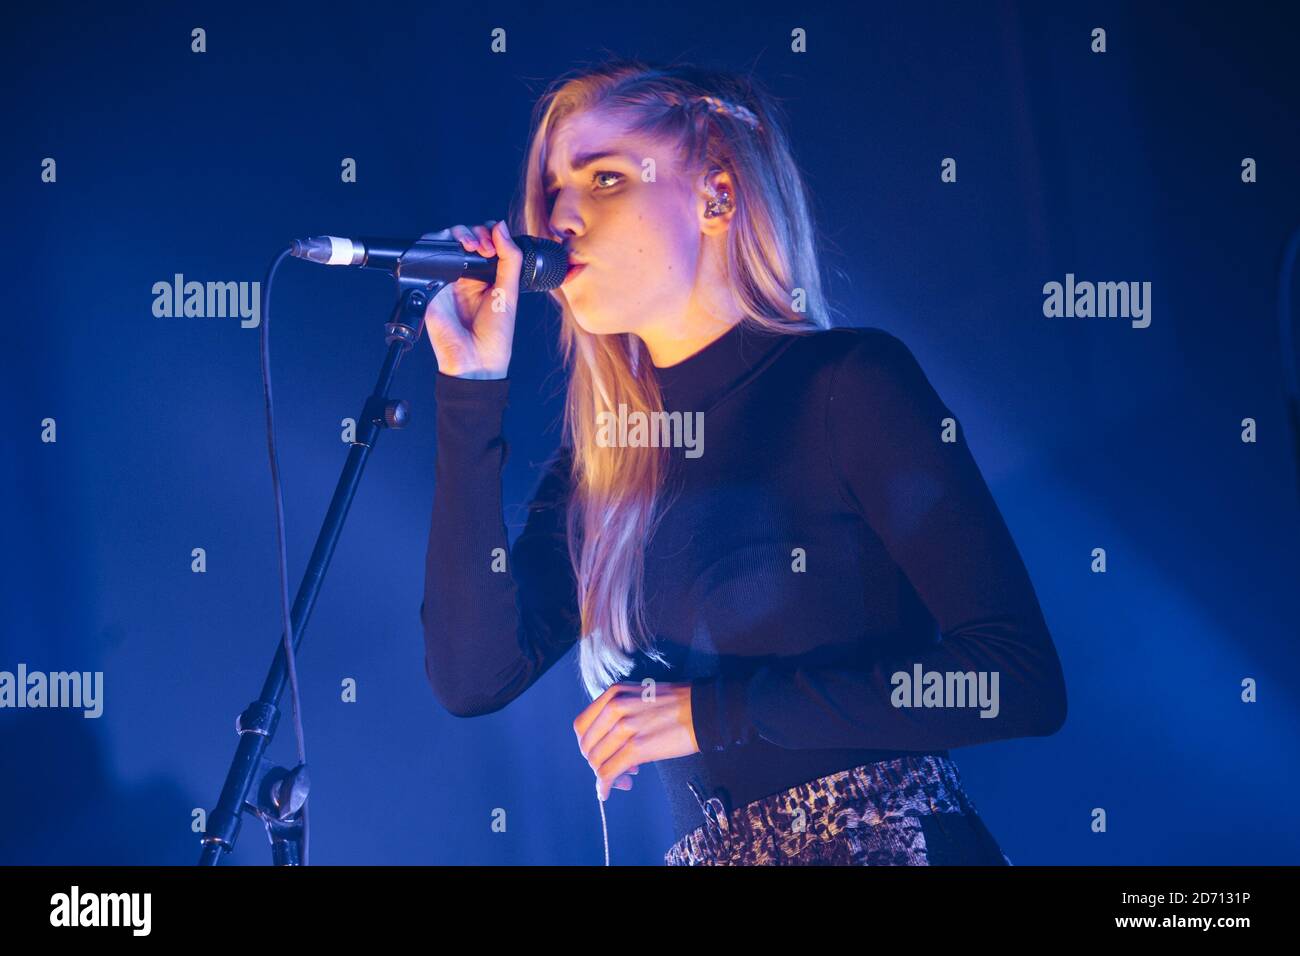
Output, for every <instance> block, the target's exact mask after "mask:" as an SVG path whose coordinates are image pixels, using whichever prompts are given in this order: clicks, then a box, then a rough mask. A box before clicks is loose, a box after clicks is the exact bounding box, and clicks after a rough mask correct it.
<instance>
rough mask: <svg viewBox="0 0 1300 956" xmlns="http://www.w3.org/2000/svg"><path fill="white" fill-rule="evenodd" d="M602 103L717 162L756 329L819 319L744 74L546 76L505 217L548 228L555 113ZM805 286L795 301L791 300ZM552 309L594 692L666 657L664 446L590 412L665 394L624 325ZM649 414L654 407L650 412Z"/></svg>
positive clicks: (762, 113)
mask: <svg viewBox="0 0 1300 956" xmlns="http://www.w3.org/2000/svg"><path fill="white" fill-rule="evenodd" d="M588 110H600V111H601V112H603V113H607V114H609V115H611V116H614V117H616V118H617V120H619V121H620V122H621V123H623V125H625V126H626V127H627V128H628V129H629V130H631V131H633V132H635V133H641V134H646V135H648V136H649V137H650V138H652V139H655V140H657V141H660V142H663V143H665V144H668V145H669V146H670V147H671V148H673V149H674V150H675V152H676V154H677V155H678V156H680V157H681V162H682V168H683V169H686V170H688V171H694V170H697V169H698V170H701V171H703V170H704V169H706V168H708V169H713V168H720V169H725V170H726V171H727V172H728V173H729V174H730V177H731V180H732V183H733V190H732V191H733V192H734V194H735V195H734V196H733V197H732V202H733V204H734V209H735V211H734V213H733V215H732V220H731V225H730V228H729V229H728V231H727V240H726V275H727V277H728V279H729V281H730V283H731V285H732V287H733V289H734V292H735V294H736V297H737V300H738V301H739V303H740V304H741V307H742V310H743V313H744V318H743V319H742V323H745V324H747V325H749V326H751V327H754V328H761V329H766V330H769V331H773V332H784V333H790V334H807V333H811V332H815V331H817V330H819V329H824V328H827V327H828V326H829V325H830V320H829V314H828V309H827V306H826V303H825V301H824V300H823V296H822V284H821V278H820V275H819V271H818V258H817V252H816V243H815V239H814V231H813V224H812V216H811V212H810V209H809V203H808V199H807V196H806V192H805V188H804V183H803V178H802V176H801V174H800V172H799V169H798V167H797V165H796V164H795V161H794V158H793V155H792V153H791V150H790V143H789V141H788V139H787V136H786V134H785V132H784V127H783V118H782V116H781V115H780V113H779V110H778V106H777V104H776V102H775V101H774V100H773V99H772V97H771V96H770V95H769V94H767V93H766V92H765V91H763V90H762V89H760V88H759V87H758V86H757V85H756V84H755V83H753V82H752V81H751V80H748V79H746V78H743V77H740V76H738V75H735V74H730V73H720V72H714V71H708V70H703V69H700V68H697V67H692V66H686V65H679V66H650V65H647V64H644V63H642V62H639V61H635V60H614V61H610V62H607V63H604V64H602V65H600V66H598V67H594V68H588V69H583V70H579V71H576V72H574V73H570V74H567V75H565V76H563V77H560V78H559V79H557V80H555V81H554V82H553V83H552V84H551V85H550V86H549V87H548V89H547V90H546V92H545V93H544V94H543V96H542V97H541V98H540V99H539V100H538V102H537V105H536V107H535V109H534V112H533V118H532V134H531V136H530V142H529V149H528V157H527V160H526V162H525V165H524V169H523V173H522V182H521V189H520V195H522V197H523V210H522V221H520V218H521V217H520V216H519V215H517V214H516V215H512V228H514V227H515V225H516V224H517V225H518V226H519V227H520V228H521V230H522V232H524V233H525V234H527V235H534V236H550V235H551V232H550V212H549V210H548V208H547V200H546V195H545V194H546V190H545V185H544V180H543V177H544V175H545V173H546V162H547V151H548V148H549V138H550V134H551V132H552V131H553V130H554V129H555V127H556V126H557V124H558V123H559V122H560V121H561V120H563V119H564V118H565V117H567V116H570V115H573V114H576V113H578V112H582V111H588ZM796 290H801V292H802V305H803V308H802V309H800V310H798V311H796V308H795V303H796V302H797V301H798V296H799V293H798V292H797V291H796ZM551 296H552V299H553V301H555V302H556V304H557V305H558V306H559V307H560V313H561V327H560V342H561V348H562V352H563V356H564V362H565V365H566V367H567V368H568V371H569V386H568V395H567V398H566V401H565V408H564V418H565V425H564V428H565V431H566V433H567V435H568V437H569V439H570V441H569V443H570V445H571V447H572V449H573V455H572V461H571V465H570V468H571V471H570V479H571V482H570V487H571V488H572V493H571V497H570V502H569V508H568V517H567V531H568V544H569V559H570V561H571V562H572V564H573V569H574V573H575V577H576V579H577V592H578V606H579V611H580V615H581V634H582V640H581V642H580V654H579V670H580V673H581V678H582V682H583V685H584V686H585V688H586V690H587V692H588V693H589V694H590V695H591V697H593V698H595V697H596V696H598V695H599V694H600V693H601V692H602V691H603V690H604V689H605V688H606V687H608V686H609V685H610V684H612V683H615V682H617V681H619V680H621V679H623V678H624V677H626V676H627V675H628V674H630V673H631V672H632V670H633V668H634V666H635V660H634V655H635V653H636V652H637V651H640V652H642V653H644V654H645V655H646V656H648V657H650V658H651V659H654V660H657V661H659V662H661V663H665V661H664V658H663V657H662V655H661V654H660V653H659V652H658V650H657V649H656V648H655V647H654V639H653V636H652V635H648V633H647V628H646V625H645V620H644V595H643V590H642V589H643V575H644V558H645V551H644V549H645V545H646V543H647V542H648V541H649V540H650V539H651V537H652V536H653V533H654V529H655V526H656V524H657V523H658V520H659V518H660V517H661V516H662V513H663V509H664V508H666V502H663V501H661V500H660V497H661V492H662V491H663V488H662V487H661V486H662V484H663V482H664V478H665V475H666V470H667V464H668V460H667V457H666V452H665V450H664V449H663V448H656V447H638V448H616V447H608V446H606V445H603V444H601V443H598V442H597V440H596V439H597V424H596V423H597V422H598V421H599V420H600V418H599V417H598V416H599V415H600V413H601V412H611V413H616V412H617V409H618V407H619V405H620V404H624V405H626V406H627V408H628V411H629V412H630V411H634V410H639V411H644V412H648V413H653V412H658V411H661V410H662V409H663V400H662V397H661V395H660V393H659V386H658V383H657V380H656V379H655V377H654V373H653V371H652V370H651V368H650V367H649V364H650V363H649V357H648V355H647V354H646V353H645V350H644V346H643V345H642V344H641V341H640V339H639V338H638V337H637V336H636V335H634V334H632V333H622V334H612V335H594V334H592V333H589V332H586V331H585V330H583V329H582V328H581V327H580V326H579V325H578V324H577V322H576V321H575V319H574V317H573V316H572V314H570V312H569V310H568V309H567V308H565V305H564V300H563V298H562V297H561V296H559V295H557V294H555V293H551ZM651 420H653V419H651Z"/></svg>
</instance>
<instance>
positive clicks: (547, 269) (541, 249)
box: [515, 236, 569, 292]
mask: <svg viewBox="0 0 1300 956" xmlns="http://www.w3.org/2000/svg"><path fill="white" fill-rule="evenodd" d="M515 245H517V246H518V247H519V251H520V252H522V253H523V254H524V266H523V270H522V271H521V272H520V274H519V288H520V289H522V290H523V291H525V292H550V291H551V290H552V289H558V288H559V287H560V283H562V282H563V281H564V277H565V276H566V275H567V274H568V272H569V256H568V253H566V252H565V251H564V246H562V245H560V244H559V243H558V242H552V241H551V240H550V239H538V238H537V237H536V236H516V237H515Z"/></svg>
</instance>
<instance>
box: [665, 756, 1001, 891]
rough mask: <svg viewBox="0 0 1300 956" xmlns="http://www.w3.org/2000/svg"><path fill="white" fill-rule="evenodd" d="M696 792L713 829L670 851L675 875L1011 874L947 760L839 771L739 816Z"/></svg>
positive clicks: (909, 760) (911, 759)
mask: <svg viewBox="0 0 1300 956" xmlns="http://www.w3.org/2000/svg"><path fill="white" fill-rule="evenodd" d="M691 790H692V792H693V793H694V794H695V799H696V801H697V802H699V804H700V809H701V812H702V813H703V815H704V819H705V823H704V825H703V826H701V827H699V828H698V829H696V830H694V831H693V832H691V833H688V834H686V836H684V837H682V838H681V839H680V840H678V841H677V842H676V843H674V844H673V845H672V846H671V847H670V848H669V850H668V852H667V853H665V854H664V862H665V863H666V864H668V865H669V866H943V865H948V866H1010V865H1011V860H1010V859H1009V858H1008V857H1007V856H1006V854H1004V853H1003V852H1002V850H1001V848H1000V847H999V846H998V844H997V841H996V840H994V838H993V835H992V834H991V833H989V831H988V829H987V828H986V827H985V826H984V823H983V821H982V820H981V819H980V817H979V814H978V813H977V812H976V810H975V805H974V804H973V803H972V802H971V800H970V798H969V797H968V796H967V795H966V791H965V789H964V788H963V787H962V782H961V777H960V775H959V774H958V772H957V765H956V764H954V763H953V762H952V760H950V759H949V758H947V757H938V756H934V755H930V754H925V755H916V756H911V755H909V756H905V757H900V758H897V759H895V760H886V761H881V762H880V763H872V764H865V765H863V766H860V767H853V768H851V769H849V770H841V771H839V772H838V773H833V774H830V775H829V776H825V777H820V778H818V779H816V780H812V781H809V782H808V783H804V784H800V785H799V786H797V787H791V788H790V789H789V790H785V791H783V792H781V793H776V794H772V795H771V796H769V797H764V798H763V799H761V800H755V801H754V802H753V803H750V804H747V805H745V806H744V807H742V808H740V809H739V810H736V811H729V810H728V808H727V807H726V805H725V804H724V803H723V801H722V800H721V799H720V798H719V797H717V796H713V797H706V796H705V794H704V793H703V792H702V791H701V790H700V789H699V788H698V787H697V786H695V785H694V784H692V785H691Z"/></svg>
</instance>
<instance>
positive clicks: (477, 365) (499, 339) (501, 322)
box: [424, 219, 524, 378]
mask: <svg viewBox="0 0 1300 956" xmlns="http://www.w3.org/2000/svg"><path fill="white" fill-rule="evenodd" d="M426 238H429V239H457V240H459V241H460V244H461V245H462V246H463V247H464V248H465V250H466V251H467V252H477V253H478V254H479V255H481V256H484V257H485V258H489V259H490V258H492V257H493V256H496V257H497V274H496V280H495V281H494V282H493V283H492V284H491V285H489V284H488V283H486V282H480V281H479V280H477V279H457V280H456V281H455V282H450V283H448V284H447V285H445V286H443V287H442V288H441V289H440V290H439V291H438V294H437V295H435V296H434V297H433V298H432V299H431V300H429V305H428V307H427V308H426V309H425V310H424V327H425V329H426V330H427V331H428V333H429V344H430V345H431V346H433V354H434V356H435V357H436V358H437V360H438V371H440V372H442V373H443V374H444V375H452V376H455V377H456V378H505V377H506V373H507V371H508V370H509V368H510V350H511V347H512V346H513V344H514V337H515V311H516V309H517V308H518V305H519V274H520V272H521V271H522V269H523V262H524V255H523V253H522V252H521V251H520V249H519V247H518V246H517V245H515V241H514V240H513V239H512V238H510V229H509V227H508V226H507V225H506V223H505V221H504V220H495V219H493V220H489V221H488V222H487V223H485V224H483V225H481V226H474V227H473V228H470V227H468V226H459V225H458V226H451V227H450V228H448V229H443V230H441V231H440V232H435V233H431V234H430V235H428V236H427V237H426Z"/></svg>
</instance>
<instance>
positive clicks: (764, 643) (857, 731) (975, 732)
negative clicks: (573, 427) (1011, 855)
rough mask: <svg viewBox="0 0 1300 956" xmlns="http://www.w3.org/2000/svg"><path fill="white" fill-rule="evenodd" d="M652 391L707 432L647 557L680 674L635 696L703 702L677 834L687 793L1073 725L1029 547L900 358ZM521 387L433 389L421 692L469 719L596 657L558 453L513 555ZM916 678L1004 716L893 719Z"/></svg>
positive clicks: (663, 670) (775, 361)
mask: <svg viewBox="0 0 1300 956" xmlns="http://www.w3.org/2000/svg"><path fill="white" fill-rule="evenodd" d="M653 372H654V375H655V376H656V378H657V380H658V382H659V384H660V387H661V390H662V393H663V396H664V405H665V409H666V410H667V411H669V412H673V411H680V412H684V413H692V412H702V413H703V415H702V421H703V428H702V433H701V436H697V440H696V448H698V449H702V453H698V454H697V452H696V451H695V450H693V449H691V448H689V447H678V448H673V449H671V452H670V456H669V457H670V461H671V465H670V468H669V475H668V478H667V485H666V486H665V490H666V491H670V492H671V494H669V495H668V496H667V497H666V499H665V500H667V501H668V502H669V504H668V506H667V508H666V509H665V510H664V511H663V515H662V518H661V519H660V523H659V524H658V526H657V528H656V530H655V533H654V534H653V536H652V538H651V540H650V542H649V543H648V545H647V548H646V555H645V594H646V616H645V619H646V622H647V624H648V625H649V626H650V627H651V628H652V632H653V633H654V634H655V635H656V637H657V645H656V646H657V648H658V650H659V652H660V653H662V654H663V656H664V657H665V659H666V660H667V662H668V663H667V665H666V666H665V665H664V664H660V663H659V662H657V661H653V660H651V659H649V658H647V657H645V656H644V655H638V658H637V667H636V670H635V671H634V672H633V673H632V674H631V675H629V677H628V678H627V679H628V680H630V681H637V682H640V681H641V680H643V679H644V678H646V677H651V678H654V679H655V680H660V681H686V682H690V683H691V685H692V687H691V709H692V719H693V723H694V730H695V735H696V739H697V741H698V743H699V745H700V752H699V753H696V754H692V755H690V756H687V757H679V758H675V759H672V760H661V761H659V762H658V763H657V764H656V767H657V768H658V770H659V774H660V777H661V779H662V781H663V783H664V786H665V789H666V791H667V794H668V798H669V802H670V804H671V807H672V814H673V829H674V832H675V834H676V835H677V836H678V837H680V836H682V835H683V834H685V833H687V832H689V831H691V830H694V829H695V828H696V827H699V826H700V825H702V824H703V822H704V818H703V816H702V814H701V811H700V805H699V803H698V802H697V800H696V798H695V797H694V795H692V793H691V792H690V789H689V787H688V783H689V782H691V781H694V782H695V783H697V784H698V785H699V786H700V787H701V788H702V789H703V791H704V792H705V793H707V794H708V795H710V796H712V795H719V796H721V797H723V799H724V800H726V801H728V802H729V804H730V806H732V807H735V808H739V807H741V806H743V805H744V804H746V803H749V802H751V801H753V800H757V799H759V798H761V797H764V796H767V795H770V794H773V793H777V792H779V791H782V790H786V789H788V788H790V787H793V786H796V785H798V784H801V783H806V782H807V781H810V780H813V779H815V778H817V777H820V776H824V775H826V774H830V773H834V772H836V771H839V770H844V769H846V768H849V767H853V766H857V765H860V764H864V763H870V762H874V761H878V760H885V759H889V758H892V757H897V756H899V755H901V754H904V753H931V754H940V755H946V754H947V751H948V749H949V748H954V747H965V746H969V745H971V744H979V743H986V742H989V741H992V740H998V739H1004V738H1012V737H1023V736H1045V735H1049V734H1052V733H1055V732H1056V731H1057V730H1058V729H1059V728H1060V727H1061V725H1062V724H1063V723H1064V720H1065V713H1066V694H1065V685H1064V680H1063V676H1062V672H1061V666H1060V662H1059V659H1058V657H1057V654H1056V650H1055V648H1054V646H1053V643H1052V639H1051V636H1050V634H1049V633H1048V630H1047V626H1046V623H1045V621H1044V618H1043V614H1042V611H1041V609H1040V606H1039V603H1038V600H1037V597H1036V595H1035V592H1034V589H1033V586H1032V584H1031V582H1030V579H1029V575H1028V573H1027V572H1026V569H1025V566H1024V563H1023V561H1022V559H1021V556H1020V554H1019V551H1018V549H1017V548H1016V545H1015V543H1014V541H1013V540H1012V538H1011V535H1010V533H1009V532H1008V530H1007V527H1006V524H1005V522H1004V521H1003V518H1002V515H1001V514H1000V512H999V510H998V507H997V505H996V503H995V502H994V499H993V496H992V495H991V493H990V492H989V489H988V487H987V485H986V484H985V482H984V479H983V477H982V476H981V474H980V471H979V469H978V467H977V466H976V463H975V460H974V458H973V457H972V454H971V451H970V449H969V447H968V445H967V443H966V435H965V433H964V432H963V431H962V430H961V429H960V427H959V425H958V423H957V421H956V416H955V415H953V413H952V412H951V410H949V408H948V407H947V406H946V405H945V404H944V402H943V401H942V400H941V399H940V397H939V396H938V394H937V393H936V392H935V390H934V388H933V387H932V386H931V385H930V382H929V380H928V379H927V377H926V375H925V373H924V372H923V371H922V370H921V368H920V366H919V365H918V364H917V361H916V359H915V358H914V357H913V355H912V353H911V352H910V351H909V350H908V348H907V347H906V346H905V345H904V344H903V343H902V342H901V341H900V340H899V339H898V338H896V337H895V336H893V335H891V334H890V333H888V332H886V331H884V330H881V329H874V328H836V329H830V330H819V331H815V332H813V333H811V334H803V335H791V334H770V333H764V332H759V331H755V330H751V329H750V328H748V327H747V326H743V325H737V326H735V327H733V328H732V329H730V330H729V331H728V332H727V333H726V334H724V335H723V336H721V337H720V338H718V339H715V340H714V341H713V342H712V343H710V344H709V345H707V346H705V347H704V348H703V349H702V350H700V351H698V352H696V353H695V354H694V355H692V356H690V357H689V358H687V359H686V360H684V361H682V362H679V363H678V364H676V365H672V366H668V367H664V368H658V367H654V368H653ZM509 389H510V380H509V379H508V378H507V379H488V380H484V379H461V378H454V377H451V376H448V375H444V374H443V373H441V372H439V373H438V374H437V383H436V386H435V398H436V401H437V460H436V467H435V482H436V488H435V493H434V504H433V516H432V523H431V527H430V532H429V548H428V554H427V563H426V579H425V592H424V602H423V603H422V605H421V608H420V616H421V621H422V624H423V626H424V634H425V649H426V657H425V667H426V673H427V676H428V679H429V681H430V683H431V685H432V687H433V690H434V692H435V694H436V695H437V697H438V699H439V701H440V702H441V703H442V704H443V706H445V707H446V708H447V709H448V710H449V711H451V712H452V713H454V714H458V715H461V716H472V715H477V714H486V713H491V712H493V711H496V710H499V709H501V708H502V707H505V706H506V705H507V704H508V703H510V701H512V700H514V699H515V698H516V697H518V696H519V695H520V694H522V693H523V692H524V691H525V690H527V689H528V687H529V686H531V685H532V684H533V682H534V681H536V680H537V679H538V678H539V677H540V676H541V675H542V674H543V673H544V672H545V671H546V670H547V669H548V668H550V667H551V666H552V665H553V664H555V663H556V662H557V661H558V660H559V659H560V658H561V657H563V656H564V655H565V654H566V653H567V652H568V651H569V650H571V649H573V648H574V646H575V643H576V641H577V640H578V637H579V618H578V610H577V598H576V593H577V589H576V585H575V579H574V574H573V570H572V568H571V566H570V564H569V560H568V554H567V548H566V533H565V522H564V516H565V508H566V501H567V497H568V488H569V479H568V465H569V461H570V451H569V449H568V448H567V447H566V446H565V445H563V444H562V445H561V446H560V448H558V449H557V451H556V452H555V454H554V455H553V456H552V457H551V458H550V460H549V461H548V462H547V464H546V466H545V468H544V469H543V471H542V473H541V476H540V479H539V481H538V483H537V486H536V490H535V492H534V495H533V497H532V500H531V502H530V504H529V513H528V519H527V522H526V525H525V527H524V529H523V530H522V531H521V532H520V534H519V536H518V537H517V538H516V540H515V542H514V544H513V545H510V544H509V542H508V538H507V532H506V527H505V523H504V521H503V511H502V500H501V469H502V466H503V465H504V462H505V458H506V455H507V443H506V439H505V437H504V435H503V434H502V422H503V418H504V411H505V408H506V404H507V399H508V394H509ZM696 420H697V421H699V420H700V419H698V418H697V419H696ZM700 437H702V441H699V438H700ZM497 548H501V549H503V551H501V552H497V553H498V554H508V555H509V561H508V564H507V571H506V572H504V573H503V572H500V571H496V572H494V571H493V570H492V565H493V559H492V555H493V552H494V549H497ZM475 556H477V557H475ZM918 666H919V668H920V670H919V673H920V674H922V675H924V674H926V673H929V672H938V673H939V674H942V675H945V676H944V683H945V684H949V685H951V684H952V678H949V677H948V676H947V675H950V674H952V675H955V674H969V673H970V672H974V677H972V678H970V679H972V680H973V679H975V678H977V677H978V675H980V674H981V673H982V674H984V675H985V680H986V685H985V686H986V688H987V687H993V686H996V687H997V692H998V693H997V696H998V702H997V708H996V716H983V715H986V714H990V713H992V709H991V708H989V707H987V706H980V705H978V704H977V703H975V702H974V701H973V700H971V701H967V705H966V706H960V705H959V702H958V701H957V700H955V699H954V698H952V697H949V698H948V699H947V700H946V701H943V699H942V698H935V697H933V696H931V697H930V698H928V699H929V700H930V701H934V700H939V701H941V702H945V703H946V704H947V706H910V707H905V706H896V705H897V704H900V703H901V702H902V699H901V696H900V695H901V694H902V693H903V691H902V690H901V689H900V687H899V683H898V681H897V680H896V679H895V676H894V675H896V674H899V673H900V672H901V673H906V674H907V675H909V677H912V676H915V675H916V674H917V673H918V671H917V670H916V668H917V667H918ZM994 672H996V675H997V684H996V685H993V684H992V683H991V680H992V678H991V676H990V675H992V674H993V673H994ZM912 693H915V694H916V695H917V696H915V697H913V696H911V693H909V695H908V697H907V702H910V703H912V704H914V705H915V704H918V703H922V697H921V696H920V695H921V690H920V689H917V690H915V691H914V692H912ZM982 714H983V715H982ZM572 716H574V715H557V718H556V720H557V724H556V728H557V732H558V731H559V730H560V729H561V728H565V729H567V728H568V726H569V723H570V721H571V718H572Z"/></svg>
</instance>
